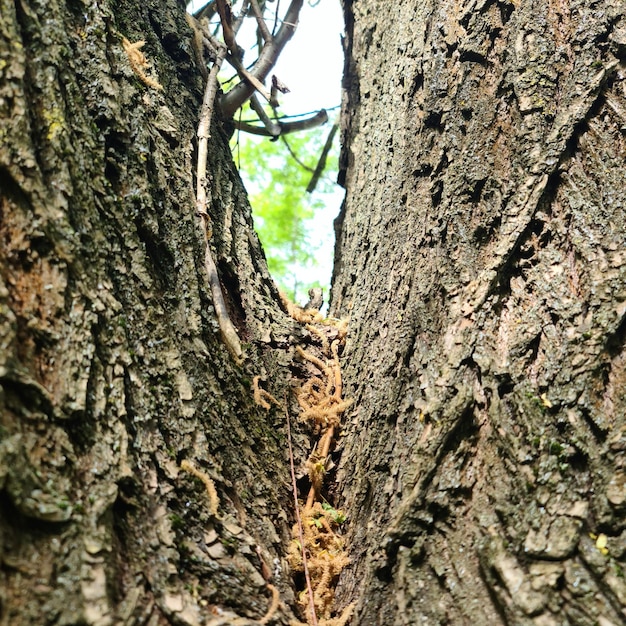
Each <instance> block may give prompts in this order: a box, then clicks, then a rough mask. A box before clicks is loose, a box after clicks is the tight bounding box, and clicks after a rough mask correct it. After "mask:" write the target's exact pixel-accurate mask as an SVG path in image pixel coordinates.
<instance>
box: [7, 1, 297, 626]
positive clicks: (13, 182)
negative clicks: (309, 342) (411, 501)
mask: <svg viewBox="0 0 626 626" xmlns="http://www.w3.org/2000/svg"><path fill="white" fill-rule="evenodd" d="M124 37H125V38H126V39H127V43H130V44H133V43H136V42H138V41H140V40H145V45H144V46H143V47H142V48H141V49H140V52H141V53H143V54H145V59H146V61H147V63H149V64H150V65H149V66H148V65H146V64H145V63H143V67H140V68H139V69H140V70H142V71H143V73H144V77H143V78H142V77H141V76H140V75H139V74H137V73H135V71H134V70H133V67H132V66H131V64H130V61H129V57H128V55H127V53H126V52H125V49H124V39H123V38H124ZM191 40H192V33H191V31H190V29H189V26H188V25H187V23H186V21H185V18H184V3H178V2H175V1H174V0H168V1H163V0H142V1H141V2H118V1H115V0H108V1H99V2H80V1H79V0H73V1H68V2H67V4H66V3H65V2H60V1H59V0H45V1H44V0H40V1H35V0H32V1H17V2H15V3H14V2H12V1H11V0H3V1H2V2H1V11H0V72H1V74H0V76H1V78H0V134H1V137H2V141H1V142H0V189H1V192H2V193H1V197H0V218H1V223H0V237H1V241H2V243H1V248H0V276H1V283H0V307H1V308H0V312H1V315H0V382H1V383H2V395H1V396H0V402H1V405H2V409H1V410H2V422H1V425H2V432H1V441H0V476H1V477H2V480H1V483H0V484H1V485H2V488H3V492H2V495H1V500H0V505H1V511H2V516H1V519H0V536H1V537H2V543H1V545H2V547H1V562H2V568H1V571H0V576H1V582H0V616H1V618H0V623H2V624H3V625H6V626H9V625H10V626H14V625H18V624H31V625H43V624H56V625H61V624H65V625H69V624H97V625H102V626H103V625H105V624H150V625H151V626H154V625H156V624H205V623H208V621H209V620H210V619H212V618H215V616H216V615H218V616H220V617H219V619H224V620H227V621H226V622H224V623H227V622H228V620H230V617H229V615H235V614H238V615H239V616H241V617H243V616H247V617H249V618H255V617H257V618H258V617H260V616H263V615H264V614H265V613H266V611H267V607H268V605H269V603H270V600H271V598H272V594H271V593H270V590H269V589H268V588H267V585H266V581H265V579H264V578H263V577H262V575H261V572H262V569H263V568H262V565H261V559H262V560H263V562H265V564H266V565H267V566H268V567H269V568H270V569H271V570H272V572H273V573H274V579H273V580H274V585H275V586H276V587H278V588H279V589H280V592H281V597H282V598H283V601H284V607H287V606H288V605H289V604H293V594H292V593H291V591H290V589H291V585H292V583H291V579H290V576H289V575H288V574H287V573H286V571H285V567H286V566H285V559H284V555H285V545H286V544H287V542H288V540H289V538H290V523H289V522H290V520H291V517H288V516H292V511H293V503H292V497H291V482H290V478H289V469H288V468H289V465H288V461H287V445H286V440H285V430H284V427H285V425H284V416H283V415H282V414H280V413H278V414H277V415H274V414H272V415H270V417H268V415H267V413H266V411H265V410H263V409H261V407H258V406H257V405H256V404H255V403H254V400H253V397H252V391H251V379H252V376H253V375H256V374H258V375H265V376H267V377H271V378H272V383H273V384H274V385H275V388H277V389H279V390H280V389H281V385H284V380H285V376H286V374H281V372H283V371H284V369H285V368H284V367H283V366H284V364H285V363H287V362H288V355H287V354H286V353H285V352H284V351H276V350H270V349H269V347H270V345H272V346H276V345H281V344H284V345H288V335H289V333H292V332H297V329H296V330H295V331H294V329H293V328H292V326H293V323H292V322H291V320H289V318H287V316H286V315H285V314H284V313H283V312H282V310H281V309H280V307H279V306H278V304H277V302H278V298H277V294H276V292H275V288H274V287H273V283H272V282H271V280H270V277H269V274H268V272H267V269H266V264H265V260H264V257H263V254H262V252H261V250H260V246H259V243H258V240H257V238H256V236H255V235H254V232H253V230H252V223H251V217H250V211H249V206H248V204H247V200H246V196H245V191H244V189H243V187H242V185H241V182H240V179H239V175H238V173H237V171H236V169H235V167H234V165H233V162H232V158H231V156H230V152H229V148H228V142H227V137H226V136H225V134H224V132H223V130H222V128H221V125H218V124H216V125H214V126H213V128H212V139H211V150H210V155H209V159H210V163H209V170H210V171H209V173H210V188H209V204H210V212H211V216H212V219H213V244H212V245H213V254H214V256H215V258H216V262H217V265H218V268H219V271H220V277H221V280H222V288H223V291H224V293H225V297H226V300H227V304H228V305H229V307H230V317H231V319H232V320H233V322H234V323H235V324H236V326H237V329H238V332H239V335H240V338H241V339H242V341H243V342H244V343H246V342H247V344H248V358H247V361H246V365H245V368H243V369H241V368H239V367H237V366H236V365H235V364H234V362H233V360H232V359H231V358H230V356H229V354H228V353H227V351H226V350H225V349H224V347H223V345H222V342H221V340H220V335H219V331H218V326H217V322H216V319H215V313H214V310H213V307H212V303H211V297H210V290H209V288H208V285H207V281H206V276H205V270H204V240H203V236H202V233H201V230H200V228H199V225H198V222H197V217H196V215H195V201H194V193H193V188H194V180H193V175H192V172H193V161H194V150H195V142H196V139H195V133H196V127H197V124H198V112H199V109H200V103H201V101H202V90H203V85H202V77H201V73H200V71H199V70H198V68H197V66H196V65H195V60H194V59H195V57H194V56H193V51H192V48H191ZM137 49H139V48H138V47H137V46H135V50H137ZM140 65H141V59H140ZM159 86H161V87H162V88H159ZM286 320H289V321H286ZM274 370H277V373H276V374H274V373H273V371H274ZM281 376H282V379H281ZM185 460H186V461H187V462H188V463H190V464H191V468H192V469H193V468H195V469H197V470H201V471H202V472H204V474H205V475H207V476H209V477H210V479H212V481H213V483H214V485H215V486H216V487H217V495H218V498H219V505H218V512H217V514H216V515H211V507H212V506H213V503H212V502H211V501H210V500H209V497H208V494H207V492H206V491H207V490H206V489H205V486H204V485H203V483H202V481H200V480H197V479H196V478H195V477H194V476H193V475H192V474H191V473H190V472H185V471H181V463H182V462H183V461H185ZM205 482H206V480H205ZM209 484H210V483H209ZM282 613H283V614H288V611H287V608H283V609H282ZM232 619H233V620H234V619H235V618H234V617H233V618H232Z"/></svg>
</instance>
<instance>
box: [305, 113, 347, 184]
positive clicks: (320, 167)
mask: <svg viewBox="0 0 626 626" xmlns="http://www.w3.org/2000/svg"><path fill="white" fill-rule="evenodd" d="M338 128H339V124H333V125H332V127H331V129H330V132H329V133H328V137H327V138H326V143H325V144H324V148H323V149H322V154H320V158H319V160H318V162H317V165H316V166H315V171H314V172H313V176H312V177H311V180H310V182H309V184H308V185H307V188H306V190H307V193H313V192H314V191H315V187H317V183H318V182H319V179H320V176H321V175H322V174H323V172H324V169H325V168H326V158H327V157H328V153H329V152H330V149H331V148H332V145H333V139H334V138H335V133H336V132H337V129H338Z"/></svg>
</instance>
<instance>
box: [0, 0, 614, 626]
mask: <svg viewBox="0 0 626 626" xmlns="http://www.w3.org/2000/svg"><path fill="white" fill-rule="evenodd" d="M183 5H184V3H182V2H175V1H174V0H142V2H135V1H132V2H131V1H127V2H120V1H117V0H99V2H97V3H94V2H84V1H82V0H67V2H61V1H60V0H47V1H45V2H44V1H42V0H29V1H28V0H18V1H15V2H11V1H10V0H0V8H1V10H0V138H1V139H2V141H0V241H1V244H0V383H1V387H0V389H1V392H0V407H1V415H0V419H1V421H0V426H1V429H0V489H1V491H0V511H1V515H0V581H1V582H0V624H2V625H3V626H4V625H6V626H8V625H11V626H14V625H22V624H24V625H25V624H29V625H30V624H55V625H70V624H76V625H78V624H81V625H82V624H90V625H98V626H105V625H109V624H125V625H140V624H141V625H143V624H149V625H150V626H156V625H158V624H163V625H165V624H176V625H179V624H183V625H191V626H195V625H200V624H213V625H214V626H215V625H216V624H246V623H280V624H288V623H290V621H293V620H294V619H296V616H297V618H298V619H303V618H304V616H303V615H298V612H297V609H296V608H295V607H296V604H297V594H298V593H299V592H300V591H301V586H302V583H301V581H300V580H298V581H296V582H295V583H294V581H293V580H292V575H291V573H290V571H289V565H288V563H287V559H286V555H287V553H288V545H289V542H290V539H291V537H292V524H293V521H294V504H293V500H292V497H291V479H290V468H289V457H288V442H287V435H286V432H287V431H286V423H285V416H284V413H283V412H282V410H279V409H274V408H272V409H270V410H269V411H267V410H265V409H263V408H262V407H260V406H258V405H257V403H256V402H255V400H254V398H253V390H252V388H253V379H254V377H255V376H261V377H262V381H263V382H262V385H263V386H264V387H265V388H267V389H268V390H269V391H271V392H272V393H273V394H274V396H275V397H276V398H278V399H279V400H280V401H281V402H284V400H283V399H284V398H285V397H286V396H287V392H288V391H289V389H290V385H291V383H290V377H291V372H294V373H295V374H297V373H298V368H300V369H302V365H296V366H294V365H293V363H292V361H293V356H294V346H295V345H297V344H303V345H305V344H307V342H309V343H310V342H311V341H312V338H311V334H310V333H307V331H306V330H304V329H303V328H302V327H301V326H300V325H299V324H297V323H296V322H294V321H293V320H292V319H291V318H289V317H288V316H287V314H286V312H285V311H284V310H283V307H282V305H281V304H280V300H279V298H278V294H277V293H276V290H275V287H274V286H273V283H272V281H271V278H270V277H269V274H268V272H267V268H266V264H265V260H264V258H263V253H262V251H261V248H260V245H259V243H258V240H257V238H256V235H255V234H254V231H253V228H252V220H251V217H250V211H249V207H248V204H247V200H246V197H245V191H244V189H243V187H242V185H241V182H240V180H239V176H238V174H237V172H236V170H235V168H234V165H233V163H232V159H231V157H230V154H229V151H228V145H227V135H226V132H225V129H226V128H227V126H228V124H227V123H222V122H220V121H214V124H213V126H212V137H211V141H210V150H209V160H210V163H209V189H208V197H209V213H210V215H211V218H212V221H213V238H212V240H211V249H212V253H213V256H214V258H215V259H216V264H217V268H218V272H219V274H220V279H221V282H222V290H223V292H224V295H225V299H226V303H227V306H228V307H229V314H230V317H231V319H232V321H233V322H234V324H235V326H236V328H237V331H238V334H239V337H240V339H241V340H242V342H243V343H244V347H245V352H246V360H245V362H244V363H243V364H242V365H237V364H236V363H235V362H234V361H233V359H231V357H230V355H229V354H228V352H227V351H226V349H225V347H224V346H223V344H222V341H221V339H220V334H219V328H218V325H217V321H216V318H215V313H214V310H213V306H212V299H211V291H210V288H209V286H208V284H207V280H206V274H205V269H204V245H205V243H204V239H203V235H202V232H201V229H200V226H199V223H198V218H197V216H196V215H195V213H194V211H195V202H194V192H193V189H194V184H195V181H194V178H193V176H194V175H193V172H194V158H195V144H196V138H195V133H196V127H197V122H198V113H199V109H200V104H201V100H202V90H203V85H202V78H201V77H202V73H201V72H200V71H199V69H198V67H197V65H196V57H195V55H194V53H193V50H192V47H191V40H192V33H191V32H190V30H189V26H188V25H187V23H186V21H185V19H184V6H183ZM345 8H346V31H347V32H346V35H347V36H346V52H347V57H346V74H345V101H344V118H343V137H344V152H343V171H342V173H341V177H342V180H343V181H344V183H345V186H346V189H347V196H346V202H345V205H344V208H343V210H342V215H341V216H340V219H338V222H337V231H338V242H337V254H336V265H335V276H334V281H333V298H332V310H333V314H334V315H336V316H337V317H348V316H349V318H350V335H349V339H348V344H347V346H346V350H345V353H344V355H342V362H344V363H345V365H344V367H343V380H344V383H345V386H347V388H348V390H347V392H346V393H345V397H351V398H352V399H353V400H354V403H353V404H352V408H351V409H350V410H349V411H348V412H347V414H346V416H345V417H344V422H345V423H344V425H343V428H342V437H341V439H340V443H339V445H338V447H337V448H336V449H335V450H333V451H332V452H331V456H332V459H333V461H334V463H335V464H336V465H337V466H338V470H336V471H335V470H332V469H330V468H332V465H333V464H332V463H327V464H326V466H327V467H328V468H329V469H330V471H329V475H328V477H327V479H326V483H325V492H324V495H325V496H326V497H327V498H328V499H329V500H331V501H332V502H333V503H334V504H335V506H337V507H341V508H342V509H343V511H344V512H345V514H346V515H347V517H348V522H347V524H346V531H345V546H346V549H347V551H348V552H349V555H350V559H351V562H350V564H349V565H348V566H347V568H346V569H344V571H343V574H342V576H341V578H340V580H339V587H338V595H337V598H336V606H337V614H339V613H340V611H341V609H343V607H345V606H347V605H349V604H350V603H351V602H354V603H355V612H354V615H353V617H352V620H351V623H352V624H359V625H361V624H363V625H369V624H444V623H449V624H465V623H470V622H473V623H475V624H490V625H491V624H505V623H506V624H533V625H536V626H549V625H552V624H554V625H557V624H559V625H561V624H563V625H564V624H577V625H578V624H582V625H587V624H589V625H592V624H600V625H601V626H608V625H609V624H619V623H622V622H623V621H624V617H625V613H624V608H625V607H626V585H625V584H624V578H623V569H622V568H623V566H624V560H625V558H626V529H625V525H624V512H625V511H626V493H625V476H624V472H625V470H624V450H625V449H626V396H625V395H624V391H623V390H624V382H625V378H626V373H625V363H626V357H625V355H624V340H625V333H626V322H625V319H626V317H625V315H626V305H625V304H624V302H626V288H625V287H626V269H625V268H626V263H625V262H624V261H625V258H624V254H625V253H624V250H626V246H625V243H626V241H625V239H626V229H625V228H624V226H625V221H626V220H625V219H624V206H625V204H626V174H625V171H624V160H623V157H624V153H625V148H626V146H625V141H624V125H625V124H626V97H625V88H624V85H625V82H624V72H625V70H624V59H625V58H626V21H625V20H624V15H623V13H624V11H623V6H622V4H621V3H620V2H618V1H617V0H613V1H612V0H600V1H599V2H594V3H590V2H587V3H585V2H582V1H578V0H577V1H572V2H570V3H555V2H551V1H549V0H529V1H528V2H515V3H511V2H508V1H502V2H499V3H496V2H480V1H478V2H476V1H468V2H464V3H453V2H451V1H449V0H429V1H427V2H417V1H416V0H399V1H398V2H395V3H388V2H386V3H383V2H377V1H376V0H361V1H360V2H358V3H357V2H346V5H345ZM124 38H125V39H126V42H127V44H129V45H131V46H132V45H133V44H138V42H140V41H145V44H144V45H143V46H142V47H138V46H137V45H135V47H134V49H135V50H137V51H139V52H140V53H141V54H143V55H145V58H144V60H143V61H142V57H139V60H140V63H139V69H140V71H139V72H138V71H137V67H135V68H133V65H132V64H131V59H129V55H128V52H127V51H125V45H126V44H125V42H124ZM126 47H127V45H126ZM136 63H137V60H135V64H136ZM142 74H143V75H142ZM290 404H291V408H292V409H293V405H294V402H293V400H292V401H291V402H290ZM292 412H293V413H295V411H292ZM292 428H293V429H294V430H295V432H294V440H295V441H294V443H295V450H294V454H295V457H296V469H297V472H298V475H299V476H300V481H299V486H300V487H301V489H302V491H301V494H300V497H301V498H304V497H305V496H306V489H305V488H306V486H307V485H306V478H302V475H303V473H304V470H303V465H304V462H305V460H306V458H307V456H308V454H309V452H310V449H311V444H312V433H311V432H310V431H309V430H307V428H306V427H304V426H302V425H300V424H299V423H298V422H297V420H296V419H294V420H293V421H292ZM332 478H335V479H336V481H335V484H334V485H333V484H332V483H331V482H330V479H332ZM605 543H606V545H605ZM268 581H270V582H271V584H272V585H273V586H274V587H275V588H276V589H277V590H278V591H279V593H280V604H279V606H278V610H277V611H276V612H275V613H274V614H273V616H272V617H268V613H267V612H268V607H270V605H271V603H272V597H273V592H272V590H271V588H270V587H269V586H268Z"/></svg>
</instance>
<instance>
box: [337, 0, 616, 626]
mask: <svg viewBox="0 0 626 626" xmlns="http://www.w3.org/2000/svg"><path fill="white" fill-rule="evenodd" d="M346 19H347V27H348V29H347V30H348V37H347V51H348V59H347V70H348V71H347V74H346V78H345V80H346V92H347V106H346V111H347V116H346V117H345V118H344V122H345V130H344V168H345V172H344V177H345V183H346V188H347V200H346V203H345V208H344V211H343V215H342V217H341V220H340V223H339V224H338V226H339V228H338V232H339V242H338V246H337V258H336V266H335V270H336V274H335V281H334V287H333V308H334V312H335V314H338V315H350V328H351V335H350V341H349V345H348V348H347V356H346V362H347V365H346V368H345V376H346V378H347V379H348V380H349V381H350V385H351V389H350V393H351V394H352V396H353V397H354V399H355V406H356V409H355V411H354V416H353V418H352V420H351V421H350V422H349V424H348V425H347V426H346V427H345V429H344V438H343V442H344V443H343V450H342V454H341V464H340V471H339V484H338V486H337V490H338V493H339V494H340V495H341V498H342V499H343V507H344V509H345V511H346V513H347V515H348V518H349V520H350V523H349V535H348V545H349V546H350V550H351V556H352V561H353V562H352V566H351V568H350V569H349V571H348V572H347V573H346V574H344V577H343V578H342V581H341V584H340V589H341V594H340V600H342V601H344V602H348V601H357V603H358V608H357V611H356V618H355V620H354V623H355V624H359V625H366V624H407V625H408V624H411V625H414V624H481V625H482V624H485V625H487V624H489V625H492V624H505V623H506V624H537V625H542V626H544V625H545V626H547V625H552V624H554V625H557V624H559V625H561V624H577V625H589V626H591V625H592V624H603V625H605V624H606V625H608V624H615V625H616V624H622V623H624V620H625V619H626V613H625V608H626V584H625V582H624V576H623V569H622V568H623V566H624V558H625V556H626V555H625V550H626V530H625V528H626V527H625V518H624V513H625V511H626V508H625V506H626V493H625V474H624V464H625V457H624V451H625V449H626V431H625V428H626V393H625V388H624V385H625V383H626V371H625V361H626V352H625V348H624V342H625V336H626V321H625V320H626V316H625V314H626V169H625V167H624V165H625V162H624V158H625V155H626V141H625V137H624V129H625V124H626V98H625V87H626V82H625V80H624V79H625V77H626V71H625V70H626V67H625V65H624V62H623V61H624V59H625V58H626V21H625V19H624V4H623V3H622V2H618V1H615V0H605V1H603V2H578V1H577V2H561V3H558V2H551V1H549V0H528V1H526V0H522V1H521V2H508V1H507V2H490V1H480V0H479V1H478V2H476V1H471V2H470V1H468V2H461V3H458V2H452V1H448V0H441V1H436V0H435V1H427V2H417V1H415V0H406V1H401V2H394V3H388V2H377V1H376V0H362V1H359V2H356V1H354V2H348V3H347V7H346ZM605 536H606V539H605ZM598 537H599V539H598ZM605 540H606V541H607V545H606V547H603V546H604V541H605Z"/></svg>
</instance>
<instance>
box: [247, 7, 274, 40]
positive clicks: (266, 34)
mask: <svg viewBox="0 0 626 626" xmlns="http://www.w3.org/2000/svg"><path fill="white" fill-rule="evenodd" d="M250 6H251V7H252V11H253V13H254V17H256V23H257V26H258V27H259V31H260V33H261V37H263V41H269V40H270V39H271V38H272V34H271V33H270V31H269V29H268V27H267V24H266V23H265V20H264V19H263V11H261V7H260V6H259V2H258V0H250Z"/></svg>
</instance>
